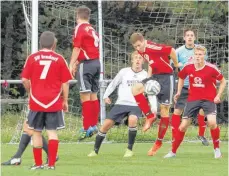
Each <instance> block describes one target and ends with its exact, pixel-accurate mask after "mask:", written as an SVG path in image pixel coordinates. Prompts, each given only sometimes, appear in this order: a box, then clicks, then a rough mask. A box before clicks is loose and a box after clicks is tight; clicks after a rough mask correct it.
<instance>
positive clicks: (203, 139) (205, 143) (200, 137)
mask: <svg viewBox="0 0 229 176" xmlns="http://www.w3.org/2000/svg"><path fill="white" fill-rule="evenodd" d="M197 138H198V139H199V140H200V141H201V142H202V144H203V145H204V146H208V145H209V142H208V140H207V139H206V138H205V137H204V136H197Z"/></svg>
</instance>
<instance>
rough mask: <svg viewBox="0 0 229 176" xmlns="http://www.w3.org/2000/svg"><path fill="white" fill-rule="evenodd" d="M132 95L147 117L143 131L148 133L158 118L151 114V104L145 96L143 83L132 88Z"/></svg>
mask: <svg viewBox="0 0 229 176" xmlns="http://www.w3.org/2000/svg"><path fill="white" fill-rule="evenodd" d="M132 93H133V95H134V98H135V100H136V102H137V104H138V106H139V108H140V109H141V110H142V112H143V113H144V114H145V116H146V121H145V124H144V126H143V129H142V130H143V131H144V132H146V131H147V130H148V129H150V127H151V126H152V124H153V123H154V122H155V121H156V119H157V117H156V116H155V115H154V113H152V112H151V108H150V106H149V103H148V101H147V99H146V97H145V96H144V94H143V93H144V86H143V84H142V83H137V84H135V85H134V86H133V87H132Z"/></svg>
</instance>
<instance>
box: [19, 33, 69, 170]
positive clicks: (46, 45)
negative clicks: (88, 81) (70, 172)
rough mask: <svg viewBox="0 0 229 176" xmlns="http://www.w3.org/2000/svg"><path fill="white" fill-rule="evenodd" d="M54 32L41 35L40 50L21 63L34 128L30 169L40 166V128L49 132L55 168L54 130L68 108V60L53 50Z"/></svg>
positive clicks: (50, 159) (50, 155)
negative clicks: (32, 162) (23, 63)
mask: <svg viewBox="0 0 229 176" xmlns="http://www.w3.org/2000/svg"><path fill="white" fill-rule="evenodd" d="M56 41H57V40H56V38H55V34H54V33H52V32H50V31H45V32H43V33H42V34H41V36H40V45H41V48H42V49H41V50H39V51H38V52H36V53H34V54H31V55H30V56H29V57H28V58H27V60H26V63H25V65H24V68H23V71H22V74H21V77H22V82H23V85H24V87H25V89H26V91H27V92H28V94H29V108H30V112H29V115H28V125H29V128H30V129H33V137H32V140H33V155H34V160H35V165H34V166H32V167H31V169H32V170H35V169H43V168H44V167H43V165H42V163H43V162H42V145H43V144H42V135H41V132H42V130H43V128H44V127H45V129H46V130H47V134H48V139H49V141H48V169H55V161H56V155H57V150H58V143H59V141H58V136H57V131H56V130H57V129H62V128H64V127H65V124H64V117H63V110H64V111H68V91H69V83H68V81H69V80H71V78H72V76H71V74H70V72H69V69H68V66H67V62H66V61H65V59H64V58H63V56H61V55H60V54H57V53H56V52H54V50H55V47H56Z"/></svg>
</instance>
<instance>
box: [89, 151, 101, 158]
mask: <svg viewBox="0 0 229 176" xmlns="http://www.w3.org/2000/svg"><path fill="white" fill-rule="evenodd" d="M87 156H88V157H95V156H98V154H97V153H95V151H92V152H91V153H89V154H88V155H87Z"/></svg>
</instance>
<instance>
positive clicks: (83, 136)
mask: <svg viewBox="0 0 229 176" xmlns="http://www.w3.org/2000/svg"><path fill="white" fill-rule="evenodd" d="M86 137H87V131H86V130H84V129H83V128H82V129H81V130H80V134H79V137H78V141H82V140H84V139H85V138H86Z"/></svg>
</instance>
